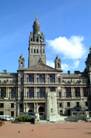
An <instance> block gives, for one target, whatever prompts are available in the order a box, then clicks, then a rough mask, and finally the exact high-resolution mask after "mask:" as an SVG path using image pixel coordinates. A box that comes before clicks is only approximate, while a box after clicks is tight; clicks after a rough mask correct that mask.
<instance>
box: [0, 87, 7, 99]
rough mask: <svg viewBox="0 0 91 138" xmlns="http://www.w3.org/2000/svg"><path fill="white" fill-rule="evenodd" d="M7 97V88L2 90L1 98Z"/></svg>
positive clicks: (0, 90)
mask: <svg viewBox="0 0 91 138" xmlns="http://www.w3.org/2000/svg"><path fill="white" fill-rule="evenodd" d="M4 97H6V88H4V87H3V88H0V98H4Z"/></svg>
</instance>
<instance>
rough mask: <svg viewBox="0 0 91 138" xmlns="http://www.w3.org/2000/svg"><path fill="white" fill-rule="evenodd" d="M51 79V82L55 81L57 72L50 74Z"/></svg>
mask: <svg viewBox="0 0 91 138" xmlns="http://www.w3.org/2000/svg"><path fill="white" fill-rule="evenodd" d="M49 79H50V82H51V83H55V74H50V75H49Z"/></svg>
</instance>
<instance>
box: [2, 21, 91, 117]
mask: <svg viewBox="0 0 91 138" xmlns="http://www.w3.org/2000/svg"><path fill="white" fill-rule="evenodd" d="M45 46H46V45H45V40H44V34H43V33H42V32H40V25H39V22H38V20H37V19H35V21H34V23H33V32H31V33H30V37H29V47H28V52H29V54H28V67H27V68H26V67H25V65H24V63H25V59H24V57H23V56H22V55H21V56H20V57H19V60H18V63H19V68H18V70H17V72H16V73H8V72H7V71H4V72H1V73H0V115H2V114H5V115H10V116H17V115H20V114H21V113H23V112H35V113H39V118H40V119H48V117H49V118H50V115H52V113H53V111H54V108H55V112H54V113H55V114H56V115H57V113H58V115H71V114H72V112H73V111H87V110H88V111H90V110H91V49H90V51H89V54H88V57H87V59H86V68H85V70H84V72H80V71H75V72H74V73H73V74H72V73H70V71H68V73H64V72H63V71H62V69H61V60H60V58H59V57H56V58H55V61H54V65H55V68H52V67H50V66H48V65H46V52H45ZM52 93H53V94H52ZM53 95H54V96H53ZM50 96H52V97H54V99H53V100H52V101H50V98H49V97H50ZM54 101H55V102H54ZM52 102H53V106H52ZM49 110H50V111H51V112H50V111H49Z"/></svg>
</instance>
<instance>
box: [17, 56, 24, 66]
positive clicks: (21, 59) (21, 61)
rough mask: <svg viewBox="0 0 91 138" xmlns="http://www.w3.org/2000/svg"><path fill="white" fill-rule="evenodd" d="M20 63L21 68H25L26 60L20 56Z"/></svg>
mask: <svg viewBox="0 0 91 138" xmlns="http://www.w3.org/2000/svg"><path fill="white" fill-rule="evenodd" d="M18 62H19V68H24V62H25V59H24V57H23V56H22V55H20V57H19V60H18Z"/></svg>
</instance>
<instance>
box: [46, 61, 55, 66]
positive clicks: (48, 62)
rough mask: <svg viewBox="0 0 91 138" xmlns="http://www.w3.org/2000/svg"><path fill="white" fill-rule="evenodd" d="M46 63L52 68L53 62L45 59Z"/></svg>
mask: <svg viewBox="0 0 91 138" xmlns="http://www.w3.org/2000/svg"><path fill="white" fill-rule="evenodd" d="M47 65H48V66H50V67H53V68H54V62H53V61H50V60H47Z"/></svg>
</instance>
